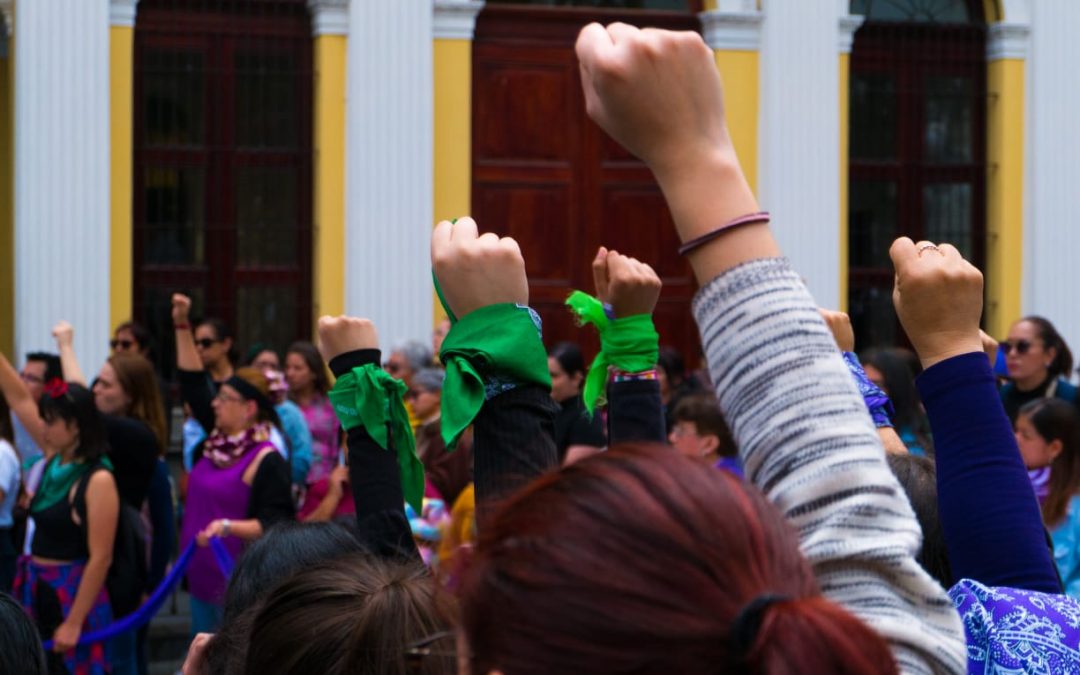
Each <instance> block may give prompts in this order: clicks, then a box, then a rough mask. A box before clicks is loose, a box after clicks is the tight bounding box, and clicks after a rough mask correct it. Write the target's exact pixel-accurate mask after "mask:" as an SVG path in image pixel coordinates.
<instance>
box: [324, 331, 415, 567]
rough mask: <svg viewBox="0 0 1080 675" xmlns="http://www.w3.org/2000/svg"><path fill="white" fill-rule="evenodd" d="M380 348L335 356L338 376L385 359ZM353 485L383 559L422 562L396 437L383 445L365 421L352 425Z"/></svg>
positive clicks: (366, 535)
mask: <svg viewBox="0 0 1080 675" xmlns="http://www.w3.org/2000/svg"><path fill="white" fill-rule="evenodd" d="M380 357H381V353H380V352H379V350H378V349H358V350H356V351H352V352H348V353H346V354H341V355H339V356H336V357H334V358H333V359H331V360H330V370H331V372H333V373H334V377H341V376H342V375H344V374H346V373H348V372H349V371H351V370H352V369H353V368H358V367H360V366H364V365H367V364H369V363H379V362H380ZM346 438H347V442H348V446H349V485H350V487H351V488H352V494H353V502H354V504H355V505H356V526H357V529H358V530H359V536H360V540H361V541H362V542H363V543H364V544H365V545H366V546H367V548H368V550H369V551H371V552H372V553H373V554H374V555H377V556H379V557H382V558H395V559H406V560H412V561H420V552H419V551H418V550H417V549H416V542H415V541H414V540H413V536H412V528H411V527H410V526H409V520H408V518H406V517H405V494H404V492H402V489H401V469H399V468H398V462H397V452H395V451H394V448H393V443H394V439H393V438H391V439H390V443H391V448H389V449H386V448H382V447H380V446H379V444H378V443H376V442H375V440H374V439H373V438H372V437H371V434H369V433H368V432H367V429H365V428H364V427H363V426H356V427H353V428H352V429H350V430H349V432H348V434H347V436H346Z"/></svg>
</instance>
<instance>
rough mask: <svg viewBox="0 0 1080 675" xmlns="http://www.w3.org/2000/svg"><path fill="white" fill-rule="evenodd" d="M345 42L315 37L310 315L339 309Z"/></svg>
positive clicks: (342, 254)
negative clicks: (312, 249)
mask: <svg viewBox="0 0 1080 675" xmlns="http://www.w3.org/2000/svg"><path fill="white" fill-rule="evenodd" d="M347 45H348V43H347V39H346V38H345V37H344V36H342V35H320V36H318V37H316V38H315V102H314V108H315V129H314V146H315V148H314V154H315V171H314V174H315V175H314V199H313V213H312V216H313V219H314V222H313V225H314V233H313V234H314V242H313V243H314V254H313V255H314V260H313V261H312V262H313V276H314V279H313V280H312V281H313V283H314V293H313V301H314V302H313V314H314V316H313V317H312V320H313V321H314V320H317V319H318V317H319V316H321V315H323V314H330V315H335V316H336V315H338V314H342V313H344V311H345V90H346V81H345V63H346V49H347Z"/></svg>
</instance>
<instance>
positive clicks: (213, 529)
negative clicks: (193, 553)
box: [195, 519, 225, 546]
mask: <svg viewBox="0 0 1080 675" xmlns="http://www.w3.org/2000/svg"><path fill="white" fill-rule="evenodd" d="M223 536H225V523H223V522H221V520H220V519H218V520H211V521H210V524H209V525H207V526H206V527H205V528H204V529H203V531H202V532H200V533H199V534H197V535H195V542H196V543H198V545H199V546H207V545H208V544H209V543H210V538H211V537H223Z"/></svg>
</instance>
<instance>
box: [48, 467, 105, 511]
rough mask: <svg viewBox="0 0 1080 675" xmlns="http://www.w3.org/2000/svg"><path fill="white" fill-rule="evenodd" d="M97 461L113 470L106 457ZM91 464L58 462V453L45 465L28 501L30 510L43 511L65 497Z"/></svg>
mask: <svg viewBox="0 0 1080 675" xmlns="http://www.w3.org/2000/svg"><path fill="white" fill-rule="evenodd" d="M99 463H100V464H101V465H102V466H104V467H105V468H106V469H108V470H109V471H112V470H113V465H112V462H110V461H109V458H108V457H102V458H101V459H100V460H99ZM91 466H93V465H91V464H87V463H86V462H84V461H81V460H80V461H77V462H68V463H67V464H61V463H60V455H59V454H57V455H55V456H53V458H52V459H50V460H49V463H48V464H46V465H45V471H44V473H43V474H42V476H41V484H40V485H38V491H37V492H36V493H34V500H33V501H32V502H31V503H30V511H31V512H32V513H37V512H39V511H44V510H45V509H47V508H49V507H50V506H53V505H55V504H56V503H57V502H59V501H61V500H63V499H67V496H68V494H69V493H70V492H71V486H72V485H74V484H75V482H76V481H78V480H79V479H80V478H82V477H83V475H84V474H85V473H86V472H87V471H89V470H90V467H91Z"/></svg>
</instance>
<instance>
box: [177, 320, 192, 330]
mask: <svg viewBox="0 0 1080 675" xmlns="http://www.w3.org/2000/svg"><path fill="white" fill-rule="evenodd" d="M173 328H174V329H175V330H191V324H190V323H189V322H188V321H187V319H185V320H183V321H174V322H173Z"/></svg>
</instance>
